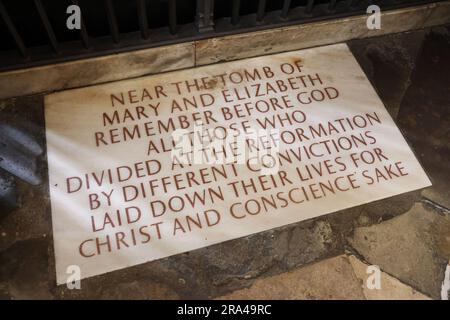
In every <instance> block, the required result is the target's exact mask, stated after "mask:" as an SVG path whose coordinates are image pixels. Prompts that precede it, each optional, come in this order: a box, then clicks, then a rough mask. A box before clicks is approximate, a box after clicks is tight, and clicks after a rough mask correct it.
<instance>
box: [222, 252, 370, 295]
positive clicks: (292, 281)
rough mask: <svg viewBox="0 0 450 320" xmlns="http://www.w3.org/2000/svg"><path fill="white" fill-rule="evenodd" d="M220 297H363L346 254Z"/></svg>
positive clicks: (272, 277) (259, 281)
mask: <svg viewBox="0 0 450 320" xmlns="http://www.w3.org/2000/svg"><path fill="white" fill-rule="evenodd" d="M219 299H359V300H361V299H364V294H363V291H362V288H361V283H360V281H359V280H358V279H357V278H356V276H355V274H354V273H353V268H352V266H351V264H350V263H349V261H348V258H347V257H346V256H345V255H341V256H338V257H335V258H330V259H326V260H322V261H320V262H318V263H315V264H312V265H308V266H305V267H303V268H299V269H295V270H293V271H290V272H286V273H283V274H280V275H276V276H270V277H267V278H261V279H258V280H256V281H255V282H254V283H253V284H252V285H251V286H250V287H249V288H246V289H242V290H237V291H235V292H233V293H230V294H228V295H224V296H221V297H219Z"/></svg>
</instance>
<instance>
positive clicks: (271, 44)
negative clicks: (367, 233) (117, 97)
mask: <svg viewBox="0 0 450 320" xmlns="http://www.w3.org/2000/svg"><path fill="white" fill-rule="evenodd" d="M366 19H367V16H366V15H359V16H353V17H348V18H339V19H333V20H327V21H322V22H313V23H306V24H299V25H293V26H288V27H279V28H272V29H266V30H262V31H256V32H249V33H241V34H235V35H230V36H224V37H215V38H210V39H204V40H198V41H192V42H183V43H179V44H174V45H168V46H162V47H156V48H148V49H142V50H137V51H131V52H124V53H119V54H112V55H107V56H102V57H95V58H89V59H81V60H75V61H70V62H63V63H58V64H51V65H46V66H39V67H33V68H28V69H20V70H12V71H6V72H1V73H0V99H6V98H13V97H19V96H26V95H32V94H40V93H48V92H53V91H59V90H65V89H72V88H78V87H84V86H89V85H94V84H100V83H107V82H111V81H117V80H124V79H129V78H136V77H141V76H146V75H150V74H156V73H161V72H166V71H173V70H179V69H186V68H192V67H195V66H200V65H207V64H213V63H217V62H223V61H232V60H239V59H243V58H250V57H255V56H261V55H267V54H274V53H279V52H285V51H293V50H299V49H305V48H310V47H315V46H321V45H328V44H333V43H339V42H344V41H348V40H351V39H359V38H367V37H374V36H380V35H385V34H389V33H398V32H404V31H409V30H415V29H420V28H425V27H431V26H436V25H442V24H447V23H450V1H444V2H438V3H431V4H427V5H422V6H415V7H409V8H403V9H397V10H391V11H387V12H382V17H381V21H382V26H381V29H380V30H368V29H367V27H366ZM336 28H339V29H340V32H339V33H336V32H335V30H336ZM318 35H320V36H318ZM243 41H244V43H246V47H247V50H245V51H243V50H242V43H243Z"/></svg>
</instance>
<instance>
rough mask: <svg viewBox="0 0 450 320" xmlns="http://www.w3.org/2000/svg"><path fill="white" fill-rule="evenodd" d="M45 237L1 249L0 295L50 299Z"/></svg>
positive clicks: (4, 296) (13, 297) (11, 297)
mask: <svg viewBox="0 0 450 320" xmlns="http://www.w3.org/2000/svg"><path fill="white" fill-rule="evenodd" d="M50 245H51V241H49V239H48V238H41V239H30V240H24V241H19V242H17V243H15V244H14V245H12V246H11V247H10V248H8V249H6V250H4V251H3V252H0V297H3V298H9V299H36V298H40V299H50V298H52V294H51V292H50V289H51V283H50V281H49V272H50V271H49V269H48V251H49V246H50Z"/></svg>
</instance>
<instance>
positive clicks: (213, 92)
mask: <svg viewBox="0 0 450 320" xmlns="http://www.w3.org/2000/svg"><path fill="white" fill-rule="evenodd" d="M85 72H89V70H85ZM45 119H46V133H47V150H48V166H49V185H50V196H51V208H52V218H53V238H54V245H55V255H56V272H57V282H58V283H59V284H61V283H65V282H66V281H67V278H68V277H69V276H70V275H71V274H72V273H73V270H74V269H70V268H69V269H68V267H69V266H73V265H75V266H79V267H80V271H81V277H82V278H86V277H90V276H94V275H98V274H102V273H105V272H109V271H113V270H117V269H121V268H125V267H129V266H133V265H136V264H139V263H144V262H147V261H152V260H155V259H159V258H163V257H167V256H170V255H174V254H177V253H181V252H185V251H189V250H194V249H197V248H201V247H205V246H208V245H211V244H215V243H218V242H222V241H226V240H230V239H235V238H239V237H243V236H246V235H249V234H253V233H256V232H261V231H264V230H268V229H271V228H276V227H279V226H283V225H286V224H290V223H295V222H298V221H301V220H305V219H310V218H313V217H317V216H320V215H324V214H327V213H331V212H335V211H337V210H341V209H345V208H349V207H352V206H357V205H361V204H364V203H368V202H371V201H375V200H379V199H382V198H386V197H390V196H394V195H397V194H400V193H404V192H407V191H411V190H415V189H419V188H423V187H427V186H429V185H430V184H431V183H430V181H429V179H428V177H427V175H426V174H425V172H424V171H423V169H422V167H421V166H420V164H419V163H418V161H417V160H416V158H415V156H414V154H413V152H412V151H411V149H410V148H409V146H408V145H407V143H406V142H405V140H404V138H403V137H402V135H401V133H400V131H399V130H398V128H397V127H396V125H395V124H394V122H393V121H392V119H391V117H390V116H389V114H388V112H387V111H386V109H385V108H384V106H383V104H382V102H381V101H380V99H379V98H378V96H377V94H376V93H375V91H374V89H373V88H372V86H371V85H370V83H369V81H368V80H367V78H366V76H365V75H364V73H363V72H362V70H361V68H360V67H359V65H358V63H357V62H356V60H355V59H354V57H353V56H352V54H351V53H350V51H349V49H348V48H347V46H346V45H344V44H338V45H332V46H327V47H320V48H313V49H308V50H301V51H295V52H288V53H283V54H277V55H271V56H265V57H259V58H254V59H246V60H241V61H237V62H229V63H223V64H216V65H212V66H206V67H201V68H195V69H189V70H183V71H177V72H170V73H164V74H159V75H154V76H148V77H143V78H139V79H132V80H127V81H121V82H115V83H110V84H105V85H99V86H93V87H88V88H83V89H77V90H70V91H65V92H60V93H55V94H51V95H48V96H46V99H45Z"/></svg>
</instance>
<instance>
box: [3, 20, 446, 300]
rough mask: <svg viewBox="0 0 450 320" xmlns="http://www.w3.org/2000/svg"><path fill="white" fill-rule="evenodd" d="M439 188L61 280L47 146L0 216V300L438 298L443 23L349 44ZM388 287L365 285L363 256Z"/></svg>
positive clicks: (442, 254) (35, 117)
mask: <svg viewBox="0 0 450 320" xmlns="http://www.w3.org/2000/svg"><path fill="white" fill-rule="evenodd" d="M349 46H350V49H351V50H352V51H353V52H354V54H355V56H356V58H357V60H358V61H359V62H360V64H361V66H362V68H363V70H364V71H365V72H366V74H367V76H368V77H369V80H371V82H372V84H373V85H374V87H375V89H376V90H377V92H378V94H379V95H380V97H381V98H382V100H383V102H384V103H385V105H386V107H387V108H388V110H389V112H390V113H391V115H392V116H393V117H394V118H395V119H396V122H397V123H398V125H399V127H400V129H401V130H402V131H403V133H404V134H405V136H406V138H407V140H408V141H409V143H410V144H411V146H412V148H413V150H414V151H415V152H416V154H417V156H418V158H419V160H420V161H421V163H422V165H423V166H424V168H425V170H426V172H427V173H428V174H429V175H430V177H431V179H432V181H433V187H431V188H428V189H427V190H424V191H416V192H411V193H407V194H403V195H399V196H396V197H393V198H389V199H384V200H381V201H377V202H374V203H370V204H367V205H363V206H359V207H355V208H352V209H349V210H344V211H340V212H336V213H333V214H330V215H327V216H322V217H319V218H315V219H312V220H308V221H303V222H300V223H296V224H293V225H289V226H285V227H282V228H277V229H274V230H269V231H266V232H262V233H259V234H256V235H251V236H248V237H245V238H242V239H237V240H232V241H228V242H225V243H221V244H218V245H214V246H211V247H207V248H203V249H199V250H195V251H192V252H189V253H185V254H180V255H176V256H173V257H169V258H165V259H161V260H158V261H154V262H149V263H145V264H142V265H138V266H134V267H130V268H127V269H123V270H119V271H116V272H112V273H108V274H104V275H100V276H96V277H93V278H89V279H86V280H83V281H82V283H81V286H82V288H81V290H69V289H68V288H66V287H65V286H59V287H57V286H56V280H55V270H54V256H53V243H52V232H51V218H50V217H51V215H50V206H49V198H48V185H47V184H48V181H47V173H46V165H45V155H44V159H42V160H43V161H42V168H41V169H40V172H41V174H42V178H43V183H42V184H41V185H38V186H31V185H28V184H26V183H23V182H20V181H18V182H17V183H18V186H19V190H20V191H21V195H22V199H21V207H20V208H19V209H17V210H14V211H12V212H9V213H6V212H1V213H0V298H2V299H29V298H42V299H53V298H71V299H73V298H112V299H120V298H123V299H127V298H131V299H140V298H150V299H176V298H192V299H200V298H249V299H250V298H274V299H276V298H280V299H281V298H282V299H287V298H301V299H341V298H342V299H427V298H428V297H430V298H433V299H440V298H442V297H444V298H445V296H444V295H442V291H443V290H442V283H443V281H444V277H445V268H446V266H447V265H448V261H449V260H450V212H449V208H450V202H449V199H450V194H449V192H450V191H449V190H450V188H449V181H450V179H449V178H450V177H449V174H450V170H449V163H450V159H449V158H450V150H449V148H450V145H449V143H450V139H449V127H450V126H449V122H450V118H449V112H448V111H449V110H450V92H449V90H448V88H450V72H449V71H450V65H449V63H450V59H449V57H450V53H449V50H450V36H449V28H444V27H438V28H433V29H425V30H420V31H415V32H409V33H403V34H397V35H387V36H382V37H379V38H373V39H363V40H354V41H350V42H349ZM0 114H1V119H2V120H6V121H8V122H9V123H15V124H17V125H19V126H20V125H25V126H29V125H30V124H35V125H36V127H37V130H38V134H37V136H38V139H40V141H42V142H43V141H44V135H43V133H44V131H43V128H44V127H43V126H44V124H43V99H42V96H39V95H38V96H31V97H20V98H15V99H9V100H5V101H2V102H0ZM370 264H374V265H378V266H379V267H380V268H381V270H382V273H381V288H382V289H381V290H377V291H373V290H370V289H368V287H367V286H366V285H365V284H366V281H367V276H368V274H367V265H370Z"/></svg>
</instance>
